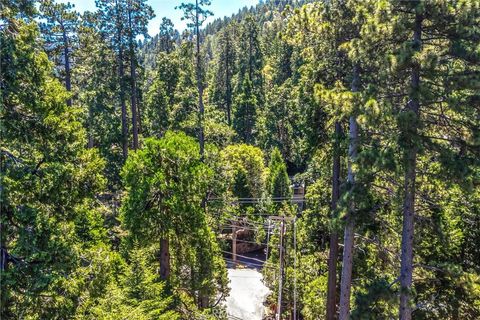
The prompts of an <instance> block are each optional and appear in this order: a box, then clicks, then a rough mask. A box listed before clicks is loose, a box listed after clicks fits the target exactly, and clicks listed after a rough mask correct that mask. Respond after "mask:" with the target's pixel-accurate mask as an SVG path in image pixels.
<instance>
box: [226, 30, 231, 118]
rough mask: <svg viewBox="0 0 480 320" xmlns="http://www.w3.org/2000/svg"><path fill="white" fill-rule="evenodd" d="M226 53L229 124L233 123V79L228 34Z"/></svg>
mask: <svg viewBox="0 0 480 320" xmlns="http://www.w3.org/2000/svg"><path fill="white" fill-rule="evenodd" d="M226 47H227V48H226V55H225V80H226V81H225V82H226V84H225V104H226V107H227V123H228V126H231V125H232V83H231V81H232V79H231V78H230V72H231V70H230V54H229V49H230V39H229V36H227V46H226Z"/></svg>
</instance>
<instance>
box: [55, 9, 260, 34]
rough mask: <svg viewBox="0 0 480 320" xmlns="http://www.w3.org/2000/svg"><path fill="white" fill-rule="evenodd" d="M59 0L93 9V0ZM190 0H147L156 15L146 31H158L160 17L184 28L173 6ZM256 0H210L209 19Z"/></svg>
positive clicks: (231, 11)
mask: <svg viewBox="0 0 480 320" xmlns="http://www.w3.org/2000/svg"><path fill="white" fill-rule="evenodd" d="M58 1H59V2H65V3H66V2H70V3H73V4H74V5H75V9H76V10H77V11H79V12H84V11H86V10H89V11H94V10H95V9H96V8H95V0H58ZM189 1H191V0H148V2H149V4H150V5H151V6H152V8H153V10H154V11H155V15H156V17H155V18H154V19H153V20H152V21H150V24H149V26H148V33H149V34H150V35H151V36H153V35H155V34H157V33H158V28H159V26H160V21H161V20H162V17H167V18H170V19H171V20H172V21H173V23H174V24H175V27H176V28H177V29H179V30H183V29H185V25H186V22H185V21H182V20H181V17H182V13H181V12H180V10H175V7H176V6H178V5H179V4H181V3H182V2H189ZM258 2H259V1H258V0H212V5H211V6H210V10H211V11H213V13H214V16H213V17H212V18H210V19H209V21H212V20H213V19H216V18H223V17H224V16H231V15H232V14H233V13H236V12H238V10H239V9H241V8H243V7H245V6H248V7H250V6H253V5H256V4H257V3H258Z"/></svg>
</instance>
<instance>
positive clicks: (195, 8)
mask: <svg viewBox="0 0 480 320" xmlns="http://www.w3.org/2000/svg"><path fill="white" fill-rule="evenodd" d="M210 4H211V2H210V0H196V1H195V3H182V4H181V5H180V6H178V7H176V8H177V9H180V10H182V11H183V18H182V19H184V20H185V19H186V20H188V21H189V23H188V24H187V26H188V27H189V28H191V29H193V30H194V34H195V74H196V81H197V90H198V137H199V138H198V140H199V143H200V154H201V156H202V159H203V158H204V156H205V128H204V122H205V107H204V105H203V90H204V87H203V81H204V72H203V70H202V57H201V52H200V43H201V39H200V37H201V34H200V28H201V27H202V25H203V23H204V22H205V20H206V19H207V18H208V17H209V16H212V15H213V13H212V12H211V11H210V10H208V9H205V7H206V6H209V5H210Z"/></svg>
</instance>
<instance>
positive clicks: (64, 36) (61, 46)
mask: <svg viewBox="0 0 480 320" xmlns="http://www.w3.org/2000/svg"><path fill="white" fill-rule="evenodd" d="M73 9H74V6H73V5H72V4H70V3H67V4H64V3H55V2H53V1H52V0H46V1H42V3H41V5H40V10H41V12H42V16H43V17H44V18H45V19H46V23H44V24H42V25H41V27H42V35H43V36H44V38H45V40H46V44H45V45H46V48H47V50H48V51H49V52H51V53H50V55H51V56H52V57H53V59H54V60H60V61H62V63H61V64H62V66H63V70H64V73H65V74H64V76H63V78H64V79H65V88H66V89H67V91H69V92H71V91H72V71H71V68H72V67H71V54H72V53H71V51H72V50H73V47H74V46H75V42H76V41H75V38H76V33H77V29H78V16H79V15H78V13H77V12H75V11H74V10H73ZM59 51H60V52H59ZM67 104H68V105H69V106H72V99H71V98H69V99H68V100H67Z"/></svg>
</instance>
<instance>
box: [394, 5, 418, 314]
mask: <svg viewBox="0 0 480 320" xmlns="http://www.w3.org/2000/svg"><path fill="white" fill-rule="evenodd" d="M422 22H423V16H422V14H420V13H419V12H418V11H416V14H415V26H414V34H413V41H414V49H415V51H420V50H421V45H422ZM419 89H420V65H419V64H418V63H416V62H415V63H414V64H413V66H412V80H411V92H412V93H411V94H410V101H409V104H408V110H409V111H410V112H413V113H414V114H415V115H416V118H417V119H418V118H419V116H420V101H419V99H418V92H419ZM411 125H412V126H413V127H412V128H411V129H412V130H411V133H410V135H412V136H410V137H409V139H410V142H411V143H410V144H409V147H408V149H406V150H405V154H404V157H405V182H404V200H403V231H402V255H401V268H400V287H401V289H400V309H399V318H400V320H411V319H412V308H411V307H410V292H411V289H412V273H413V238H414V215H415V192H416V187H415V180H416V168H417V152H418V147H417V145H416V142H415V137H414V136H415V135H416V134H417V130H418V127H417V123H416V122H412V123H411Z"/></svg>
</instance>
